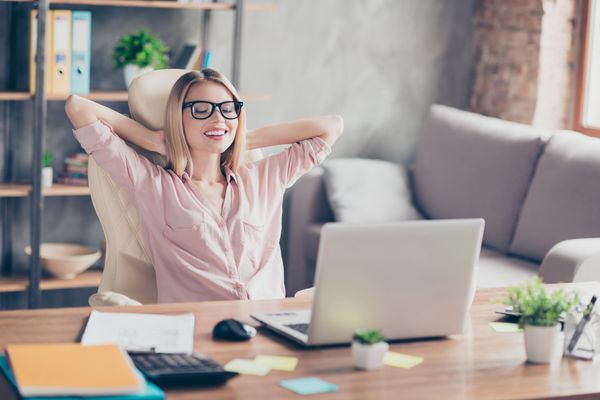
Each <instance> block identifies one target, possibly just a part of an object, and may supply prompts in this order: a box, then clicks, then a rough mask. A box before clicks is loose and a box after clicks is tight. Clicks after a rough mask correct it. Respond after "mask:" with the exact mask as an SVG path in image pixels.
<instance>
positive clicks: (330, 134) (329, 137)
mask: <svg viewBox="0 0 600 400" xmlns="http://www.w3.org/2000/svg"><path fill="white" fill-rule="evenodd" d="M343 132H344V119H343V118H342V117H341V116H340V115H332V116H330V117H329V124H328V127H327V132H326V133H325V135H324V139H325V141H327V143H329V144H330V145H332V144H333V143H335V141H336V140H338V138H339V137H340V136H341V135H342V133H343Z"/></svg>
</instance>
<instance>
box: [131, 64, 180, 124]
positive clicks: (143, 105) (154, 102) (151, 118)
mask: <svg viewBox="0 0 600 400" xmlns="http://www.w3.org/2000/svg"><path fill="white" fill-rule="evenodd" d="M186 72H189V71H188V70H185V69H159V70H156V71H150V72H147V73H145V74H142V75H140V76H138V77H137V78H135V79H134V80H133V82H131V85H129V89H128V91H127V95H128V103H129V111H130V112H131V116H132V117H133V119H135V120H136V121H138V122H139V123H141V124H142V125H144V126H145V127H146V128H148V129H152V130H159V129H163V127H164V125H165V110H166V109H167V100H168V99H169V93H170V92H171V88H172V87H173V85H174V84H175V82H176V81H177V79H179V77H181V75H183V74H185V73H186Z"/></svg>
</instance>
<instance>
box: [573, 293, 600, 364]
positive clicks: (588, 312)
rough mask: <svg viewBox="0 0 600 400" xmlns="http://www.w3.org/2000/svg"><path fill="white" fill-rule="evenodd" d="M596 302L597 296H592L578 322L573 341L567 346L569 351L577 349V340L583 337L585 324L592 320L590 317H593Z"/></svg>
mask: <svg viewBox="0 0 600 400" xmlns="http://www.w3.org/2000/svg"><path fill="white" fill-rule="evenodd" d="M594 304H596V296H592V299H591V300H590V302H589V303H588V305H587V307H586V308H585V310H584V311H583V317H582V318H581V321H579V322H578V323H577V326H576V327H575V332H573V336H572V337H571V341H570V342H569V345H568V346H567V352H569V353H572V352H573V350H575V346H576V345H577V342H578V341H579V338H580V337H581V334H582V333H583V329H584V328H585V325H586V324H587V323H588V322H589V321H590V318H591V317H592V309H593V308H594Z"/></svg>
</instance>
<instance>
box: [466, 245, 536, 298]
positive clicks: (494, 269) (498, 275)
mask: <svg viewBox="0 0 600 400" xmlns="http://www.w3.org/2000/svg"><path fill="white" fill-rule="evenodd" d="M538 269H539V265H538V264H537V263H532V262H530V261H527V260H524V259H521V258H518V257H508V256H506V255H505V254H502V253H499V252H497V251H494V250H492V249H489V248H485V247H484V248H482V249H481V255H480V257H479V264H478V268H477V287H478V288H489V287H506V286H515V285H523V284H525V283H527V282H529V281H531V280H532V279H533V278H534V277H535V276H537V273H538Z"/></svg>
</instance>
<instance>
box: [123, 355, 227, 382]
mask: <svg viewBox="0 0 600 400" xmlns="http://www.w3.org/2000/svg"><path fill="white" fill-rule="evenodd" d="M129 356H130V357H131V359H132V360H133V363H134V364H135V366H136V367H137V368H138V369H139V370H140V371H141V372H142V373H143V374H144V375H145V376H146V377H147V378H148V379H149V380H151V381H152V382H154V383H156V384H157V385H158V386H161V387H166V386H206V385H222V384H224V383H225V382H227V381H228V380H229V379H231V378H233V377H234V376H236V375H238V374H237V372H231V371H225V370H224V369H223V367H222V366H221V365H220V364H218V363H217V362H216V361H214V360H213V359H211V358H209V357H207V356H205V355H203V354H165V353H137V352H132V353H129Z"/></svg>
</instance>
